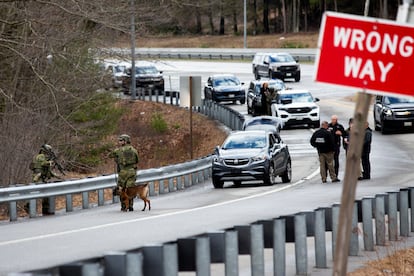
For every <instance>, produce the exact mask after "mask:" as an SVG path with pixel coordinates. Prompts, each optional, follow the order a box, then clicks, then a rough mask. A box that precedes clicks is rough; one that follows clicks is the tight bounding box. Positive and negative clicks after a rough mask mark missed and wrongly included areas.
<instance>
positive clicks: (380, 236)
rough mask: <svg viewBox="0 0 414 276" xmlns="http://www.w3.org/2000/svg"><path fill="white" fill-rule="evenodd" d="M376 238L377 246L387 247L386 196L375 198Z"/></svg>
mask: <svg viewBox="0 0 414 276" xmlns="http://www.w3.org/2000/svg"><path fill="white" fill-rule="evenodd" d="M375 238H376V245H382V246H384V245H385V195H384V194H378V195H376V196H375Z"/></svg>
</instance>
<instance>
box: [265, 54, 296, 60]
mask: <svg viewBox="0 0 414 276" xmlns="http://www.w3.org/2000/svg"><path fill="white" fill-rule="evenodd" d="M291 61H295V60H294V59H293V57H292V56H290V55H277V56H270V62H291Z"/></svg>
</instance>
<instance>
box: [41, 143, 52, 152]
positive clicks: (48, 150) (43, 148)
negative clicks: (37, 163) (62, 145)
mask: <svg viewBox="0 0 414 276" xmlns="http://www.w3.org/2000/svg"><path fill="white" fill-rule="evenodd" d="M40 151H44V152H50V151H52V146H51V145H48V144H43V145H42V146H41V147H40Z"/></svg>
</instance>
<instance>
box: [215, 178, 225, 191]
mask: <svg viewBox="0 0 414 276" xmlns="http://www.w3.org/2000/svg"><path fill="white" fill-rule="evenodd" d="M223 185H224V182H223V181H221V180H219V179H218V178H216V177H213V186H214V188H216V189H221V188H223Z"/></svg>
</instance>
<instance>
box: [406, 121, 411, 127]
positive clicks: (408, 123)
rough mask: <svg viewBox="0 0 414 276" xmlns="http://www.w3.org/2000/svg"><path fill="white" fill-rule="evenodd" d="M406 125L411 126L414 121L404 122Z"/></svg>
mask: <svg viewBox="0 0 414 276" xmlns="http://www.w3.org/2000/svg"><path fill="white" fill-rule="evenodd" d="M404 126H406V127H410V126H413V123H412V122H404Z"/></svg>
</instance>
